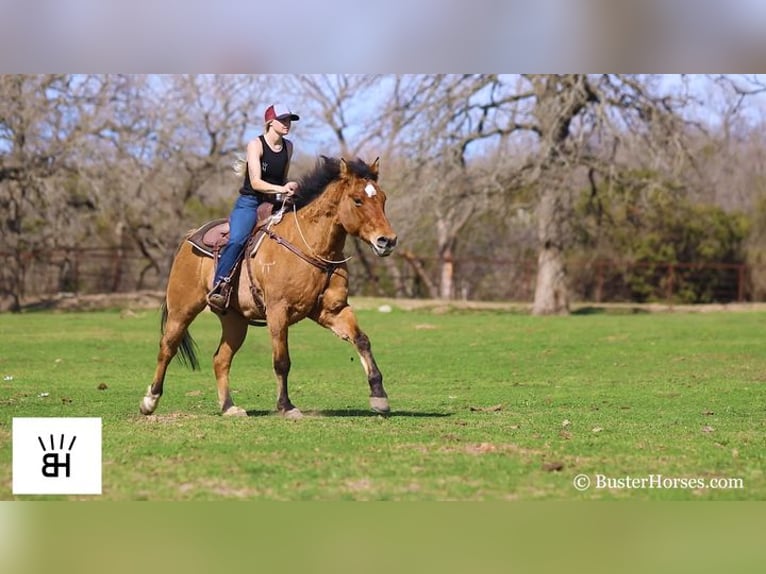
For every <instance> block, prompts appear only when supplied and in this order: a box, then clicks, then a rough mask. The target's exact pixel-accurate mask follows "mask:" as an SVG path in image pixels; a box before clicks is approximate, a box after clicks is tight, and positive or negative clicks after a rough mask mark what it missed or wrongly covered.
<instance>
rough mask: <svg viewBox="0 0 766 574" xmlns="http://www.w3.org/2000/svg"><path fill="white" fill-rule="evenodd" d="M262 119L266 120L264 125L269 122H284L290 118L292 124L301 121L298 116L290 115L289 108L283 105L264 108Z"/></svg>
mask: <svg viewBox="0 0 766 574" xmlns="http://www.w3.org/2000/svg"><path fill="white" fill-rule="evenodd" d="M263 117H264V119H265V120H266V123H269V122H270V121H271V120H285V119H287V118H290V120H291V121H293V122H296V121H298V120H299V119H301V118H300V116H298V115H297V114H294V113H292V112H291V111H290V108H288V107H287V106H286V105H284V104H273V105H271V106H269V107H268V108H266V113H265V114H263Z"/></svg>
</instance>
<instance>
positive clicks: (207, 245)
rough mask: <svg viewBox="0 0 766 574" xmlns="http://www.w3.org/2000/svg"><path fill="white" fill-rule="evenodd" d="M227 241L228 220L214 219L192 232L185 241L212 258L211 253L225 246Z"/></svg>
mask: <svg viewBox="0 0 766 574" xmlns="http://www.w3.org/2000/svg"><path fill="white" fill-rule="evenodd" d="M228 240H229V220H228V219H214V220H213V221H208V222H207V223H206V224H205V225H203V226H202V227H200V228H199V229H197V230H196V231H194V232H193V233H192V234H191V235H190V236H189V238H188V239H187V240H186V241H188V242H189V243H191V244H192V245H193V246H194V247H196V248H197V249H199V250H200V251H201V252H202V253H204V254H205V255H207V256H209V257H213V253H214V252H215V251H216V250H219V249H220V248H221V247H223V246H224V245H226V243H227V242H228Z"/></svg>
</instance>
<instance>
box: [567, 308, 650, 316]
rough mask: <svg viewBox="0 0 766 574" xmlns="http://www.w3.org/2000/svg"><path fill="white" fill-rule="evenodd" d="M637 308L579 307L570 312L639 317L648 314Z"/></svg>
mask: <svg viewBox="0 0 766 574" xmlns="http://www.w3.org/2000/svg"><path fill="white" fill-rule="evenodd" d="M648 312H649V311H647V310H646V309H641V308H639V307H629V306H628V307H595V306H587V307H580V308H579V309H575V310H574V311H572V313H571V314H572V315H641V314H645V313H648Z"/></svg>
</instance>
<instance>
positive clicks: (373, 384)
mask: <svg viewBox="0 0 766 574" xmlns="http://www.w3.org/2000/svg"><path fill="white" fill-rule="evenodd" d="M312 319H314V320H315V321H316V322H317V323H319V324H320V325H322V326H323V327H326V328H328V329H330V330H331V331H332V332H333V333H335V334H336V335H337V336H338V337H340V338H341V339H343V340H344V341H350V342H351V344H353V345H354V347H355V348H356V352H357V353H359V358H360V359H361V362H362V367H364V372H365V374H366V375H367V382H368V383H369V385H370V408H371V409H372V410H373V411H375V412H376V413H380V414H387V413H388V412H390V410H391V408H390V406H389V404H388V395H387V394H386V391H385V389H384V388H383V375H382V374H381V372H380V369H378V365H377V364H376V363H375V358H374V357H373V356H372V348H371V346H370V339H369V338H368V337H367V335H366V334H365V333H364V332H363V331H362V330H361V329H360V328H359V324H358V323H357V320H356V315H354V311H353V310H352V309H351V307H349V306H348V305H345V306H343V307H341V308H339V309H329V308H325V309H323V310H322V311H321V312H320V313H319V314H318V315H317V316H312Z"/></svg>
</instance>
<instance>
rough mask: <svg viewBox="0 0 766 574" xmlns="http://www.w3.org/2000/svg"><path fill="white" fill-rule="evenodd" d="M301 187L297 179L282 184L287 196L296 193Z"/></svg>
mask: <svg viewBox="0 0 766 574" xmlns="http://www.w3.org/2000/svg"><path fill="white" fill-rule="evenodd" d="M299 188H300V186H299V185H298V182H297V181H288V182H287V183H286V184H284V185H283V186H282V189H283V190H284V191H283V193H284V194H285V195H287V197H292V196H293V195H295V194H296V193H297V192H298V189H299Z"/></svg>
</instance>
